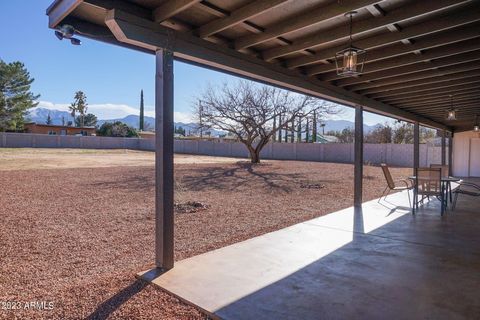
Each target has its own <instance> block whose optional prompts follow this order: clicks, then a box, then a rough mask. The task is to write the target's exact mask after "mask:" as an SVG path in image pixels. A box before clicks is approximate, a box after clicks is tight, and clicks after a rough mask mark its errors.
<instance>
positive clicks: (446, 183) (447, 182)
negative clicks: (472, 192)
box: [408, 176, 462, 204]
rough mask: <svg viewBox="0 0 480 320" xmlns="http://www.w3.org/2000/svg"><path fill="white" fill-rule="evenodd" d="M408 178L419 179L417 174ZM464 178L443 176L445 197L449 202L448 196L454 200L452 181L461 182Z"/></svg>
mask: <svg viewBox="0 0 480 320" xmlns="http://www.w3.org/2000/svg"><path fill="white" fill-rule="evenodd" d="M408 179H410V180H413V181H415V180H416V179H417V176H409V177H408ZM460 181H462V179H460V178H456V177H452V176H448V177H442V178H441V182H442V185H443V188H442V189H443V190H445V199H446V201H447V204H448V198H449V197H450V202H452V185H451V183H452V182H460Z"/></svg>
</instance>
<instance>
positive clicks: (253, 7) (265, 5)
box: [196, 0, 288, 38]
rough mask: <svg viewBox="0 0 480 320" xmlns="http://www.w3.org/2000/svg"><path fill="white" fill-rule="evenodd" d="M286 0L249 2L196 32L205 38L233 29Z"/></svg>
mask: <svg viewBox="0 0 480 320" xmlns="http://www.w3.org/2000/svg"><path fill="white" fill-rule="evenodd" d="M285 1H288V0H259V1H254V2H250V3H249V4H247V5H245V6H243V7H241V8H239V9H237V10H235V11H233V12H232V13H231V14H230V15H228V16H226V17H223V18H220V19H216V20H213V21H212V22H209V23H207V24H205V25H203V26H201V27H199V28H198V29H197V30H196V33H197V34H198V36H199V37H200V38H206V37H208V36H211V35H212V34H215V33H217V32H220V31H222V30H225V29H228V28H230V27H233V26H235V25H237V24H239V23H241V22H243V21H245V20H247V19H251V18H253V17H255V16H257V15H260V14H262V13H264V12H265V11H268V10H270V9H273V8H275V7H277V6H279V5H281V4H282V3H284V2H285Z"/></svg>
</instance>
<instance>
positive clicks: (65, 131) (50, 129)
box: [24, 122, 96, 136]
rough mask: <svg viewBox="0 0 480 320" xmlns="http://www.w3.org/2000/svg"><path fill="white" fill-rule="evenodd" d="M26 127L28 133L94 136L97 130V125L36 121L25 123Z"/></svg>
mask: <svg viewBox="0 0 480 320" xmlns="http://www.w3.org/2000/svg"><path fill="white" fill-rule="evenodd" d="M24 128H25V132H26V133H36V134H50V135H60V136H66V135H69V136H71V135H82V136H94V135H95V132H96V129H95V127H69V126H62V125H56V124H39V123H35V122H30V123H25V125H24Z"/></svg>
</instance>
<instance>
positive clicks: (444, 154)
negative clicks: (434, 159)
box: [442, 130, 447, 165]
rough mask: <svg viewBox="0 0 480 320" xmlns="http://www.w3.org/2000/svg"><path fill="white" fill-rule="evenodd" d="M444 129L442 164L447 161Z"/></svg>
mask: <svg viewBox="0 0 480 320" xmlns="http://www.w3.org/2000/svg"><path fill="white" fill-rule="evenodd" d="M445 135H446V131H445V130H442V165H445V164H446V163H447V143H446V137H445Z"/></svg>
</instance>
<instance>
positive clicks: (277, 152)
mask: <svg viewBox="0 0 480 320" xmlns="http://www.w3.org/2000/svg"><path fill="white" fill-rule="evenodd" d="M0 147H4V148H27V147H29V148H85V149H135V150H146V151H154V150H155V139H139V138H113V137H90V136H88V137H81V136H54V135H45V134H27V133H0ZM174 148H175V152H176V153H185V154H198V155H208V156H217V157H237V158H247V157H248V151H247V149H246V148H245V146H244V145H243V144H242V143H240V142H214V141H195V140H175V145H174ZM261 156H262V157H263V158H264V159H278V160H305V161H321V162H339V163H353V159H354V148H353V144H351V143H350V144H348V143H332V144H317V143H315V144H314V143H278V142H272V143H269V144H268V145H266V146H265V147H264V149H263V150H262V152H261ZM363 157H364V161H365V163H372V164H378V163H387V164H389V165H393V166H402V167H411V166H413V145H411V144H365V145H364V155H363ZM440 162H441V147H432V146H427V145H421V146H420V165H421V166H429V165H430V164H431V163H440ZM457 163H458V162H457Z"/></svg>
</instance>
